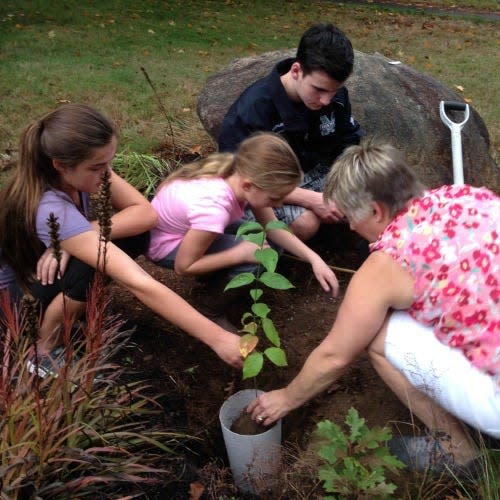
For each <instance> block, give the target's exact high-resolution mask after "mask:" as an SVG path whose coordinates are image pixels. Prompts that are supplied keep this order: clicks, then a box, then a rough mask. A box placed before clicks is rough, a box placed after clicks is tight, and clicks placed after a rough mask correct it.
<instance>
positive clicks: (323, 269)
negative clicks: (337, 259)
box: [311, 256, 339, 297]
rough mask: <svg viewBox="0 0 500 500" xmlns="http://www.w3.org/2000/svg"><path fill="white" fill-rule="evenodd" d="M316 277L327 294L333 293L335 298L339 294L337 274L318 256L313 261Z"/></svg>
mask: <svg viewBox="0 0 500 500" xmlns="http://www.w3.org/2000/svg"><path fill="white" fill-rule="evenodd" d="M311 266H312V269H313V273H314V276H316V279H317V280H318V281H319V284H320V285H321V287H322V288H323V290H324V291H325V292H329V291H331V292H332V295H333V296H334V297H336V296H337V294H338V293H339V282H338V281H337V277H336V276H335V273H334V272H333V271H332V270H331V268H330V267H329V266H328V264H327V263H326V262H325V261H324V260H323V259H322V258H321V257H319V256H318V258H315V259H314V260H312V261H311Z"/></svg>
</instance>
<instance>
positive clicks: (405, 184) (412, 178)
mask: <svg viewBox="0 0 500 500" xmlns="http://www.w3.org/2000/svg"><path fill="white" fill-rule="evenodd" d="M423 190H424V186H423V184H422V183H421V182H420V180H419V179H418V177H417V175H416V174H415V172H414V171H413V170H412V168H411V167H410V166H409V165H408V164H407V163H406V160H405V158H404V156H403V154H402V153H401V152H400V151H399V150H397V149H396V148H395V147H393V146H391V145H390V144H375V143H373V142H370V141H367V142H364V143H362V144H361V145H359V146H351V147H349V148H347V149H346V150H345V151H344V153H343V154H342V155H341V156H340V157H339V158H338V159H337V160H336V161H335V163H334V164H333V166H332V169H331V171H330V173H329V174H328V177H327V180H326V184H325V189H324V191H323V198H324V200H325V201H326V202H327V201H330V200H331V201H333V202H334V203H335V204H336V205H337V206H338V208H339V209H340V210H342V212H343V213H344V214H345V215H346V216H347V218H349V219H350V220H353V221H360V220H362V219H364V218H365V217H367V216H368V215H369V214H370V213H371V210H372V206H371V203H372V202H373V201H377V202H382V203H384V204H385V205H386V206H387V207H388V208H389V211H390V215H391V216H393V215H395V214H396V213H397V212H399V211H400V210H402V209H403V208H404V206H405V205H406V203H407V202H408V201H409V200H411V199H412V198H415V197H418V196H420V195H421V194H422V192H423Z"/></svg>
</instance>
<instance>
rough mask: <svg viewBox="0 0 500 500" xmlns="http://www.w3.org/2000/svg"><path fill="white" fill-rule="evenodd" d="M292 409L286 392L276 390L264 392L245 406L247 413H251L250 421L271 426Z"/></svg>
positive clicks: (284, 390)
mask: <svg viewBox="0 0 500 500" xmlns="http://www.w3.org/2000/svg"><path fill="white" fill-rule="evenodd" d="M293 409H294V408H293V406H292V405H291V404H290V401H289V399H288V396H287V390H286V389H278V390H276V391H271V392H265V393H264V394H261V395H260V396H259V397H258V398H256V399H254V400H253V401H252V402H251V403H250V404H249V405H248V406H247V413H251V415H252V419H253V420H255V421H256V422H258V423H259V424H262V425H271V424H274V422H276V421H277V420H279V419H280V418H283V417H284V416H285V415H287V414H288V413H289V412H290V411H291V410H293Z"/></svg>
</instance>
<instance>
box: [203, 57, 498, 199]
mask: <svg viewBox="0 0 500 500" xmlns="http://www.w3.org/2000/svg"><path fill="white" fill-rule="evenodd" d="M294 55H295V50H289V51H277V52H267V53H264V54H261V55H259V56H256V57H247V58H241V59H237V60H235V61H233V62H232V63H231V64H229V65H228V66H227V67H226V68H223V69H222V70H221V71H219V72H217V73H215V74H213V75H212V76H210V77H209V78H208V79H207V81H206V83H205V86H204V87H203V89H202V91H201V93H200V95H199V97H198V103H197V113H198V116H199V118H200V120H201V123H202V124H203V126H204V127H205V129H206V130H207V132H208V133H209V134H210V135H211V136H212V138H213V139H214V140H217V137H218V135H219V130H220V125H221V123H222V120H223V118H224V115H225V114H226V111H227V110H228V108H229V106H230V105H231V104H232V103H233V102H234V101H235V100H236V98H237V97H238V96H239V95H240V94H241V92H242V91H243V90H244V89H245V88H246V87H247V86H248V85H250V84H251V83H253V82H254V81H255V80H257V79H259V78H261V77H262V76H264V75H266V74H267V73H268V72H269V71H270V70H271V68H272V67H273V66H274V64H276V62H277V61H279V60H281V59H284V58H286V57H294ZM347 87H348V89H349V95H350V98H351V103H352V108H353V115H354V116H355V118H356V119H357V120H358V121H359V122H360V123H361V124H362V126H363V128H364V129H365V131H366V133H367V135H368V136H370V137H371V136H375V137H376V138H377V139H380V140H383V141H387V142H390V143H392V144H393V145H394V146H396V147H398V148H400V149H401V150H403V151H405V153H406V157H407V159H408V161H409V163H410V164H412V165H414V166H415V168H416V170H417V171H418V173H419V175H420V177H421V179H422V180H423V181H424V182H425V183H426V184H427V185H428V186H430V187H434V186H439V185H442V184H447V183H452V182H453V168H452V153H451V135H450V129H449V128H448V127H447V126H446V125H445V124H444V123H443V122H442V121H441V118H440V116H439V103H440V101H442V100H443V101H459V102H463V99H462V98H461V97H460V96H459V95H458V94H457V93H455V92H453V91H452V90H450V89H449V88H448V87H446V86H445V85H443V84H442V83H440V82H438V81H436V80H434V79H432V78H430V77H428V76H425V75H423V74H422V73H419V72H418V71H416V70H414V69H412V68H411V67H409V66H406V65H404V64H393V63H392V62H391V61H390V60H389V59H387V58H386V57H383V56H381V55H378V54H374V55H368V54H364V53H362V52H359V51H356V54H355V65H354V71H353V74H352V75H351V77H350V78H349V80H348V82H347ZM453 113H454V112H450V113H448V114H449V116H450V117H451V118H452V119H453V120H454V121H461V120H462V118H463V113H461V112H458V114H456V115H455V116H453ZM461 140H462V151H463V169H464V178H465V182H466V183H468V184H472V185H475V186H480V185H483V186H488V187H489V188H490V189H492V190H494V191H496V192H497V193H499V192H500V168H498V166H497V165H496V164H495V162H494V161H493V159H492V157H491V156H490V154H489V146H490V143H489V135H488V131H487V129H486V126H485V124H484V122H483V120H482V119H481V117H480V116H479V114H478V113H477V112H476V111H475V110H474V109H473V108H472V106H471V107H470V118H469V120H468V121H467V123H466V124H465V126H464V128H463V130H462V133H461Z"/></svg>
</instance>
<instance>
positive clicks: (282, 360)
mask: <svg viewBox="0 0 500 500" xmlns="http://www.w3.org/2000/svg"><path fill="white" fill-rule="evenodd" d="M264 354H265V355H266V356H267V358H268V359H269V361H271V362H272V363H273V364H275V365H276V366H279V367H282V366H288V363H287V361H286V354H285V351H284V350H283V349H281V347H268V348H267V349H266V350H265V351H264Z"/></svg>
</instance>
